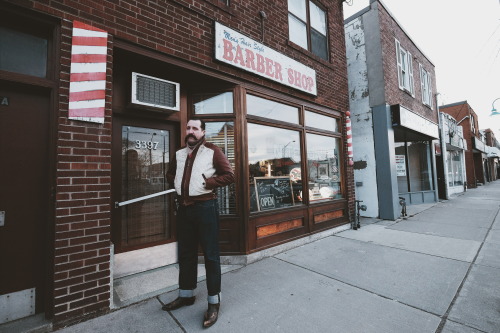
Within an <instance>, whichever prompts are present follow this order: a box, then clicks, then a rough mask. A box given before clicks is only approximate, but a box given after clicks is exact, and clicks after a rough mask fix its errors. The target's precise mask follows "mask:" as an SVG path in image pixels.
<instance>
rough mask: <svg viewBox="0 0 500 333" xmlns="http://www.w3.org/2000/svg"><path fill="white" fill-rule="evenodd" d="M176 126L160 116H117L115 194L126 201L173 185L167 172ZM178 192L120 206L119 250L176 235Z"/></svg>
mask: <svg viewBox="0 0 500 333" xmlns="http://www.w3.org/2000/svg"><path fill="white" fill-rule="evenodd" d="M176 133H177V132H175V127H174V126H173V125H170V124H167V123H165V124H162V123H161V122H159V121H154V122H152V121H147V120H133V119H122V118H115V119H114V120H113V140H114V141H113V199H114V202H125V201H128V200H131V199H136V198H140V197H144V196H148V195H151V194H155V193H159V192H162V191H165V190H168V188H169V186H168V184H167V180H166V178H165V173H166V171H167V169H168V165H169V160H170V156H171V153H172V152H174V151H175V148H176V144H175V143H174V142H176V141H177V140H176V139H177V134H176ZM172 207H173V194H165V195H161V196H156V197H152V198H148V199H145V200H141V201H139V202H135V203H131V204H127V205H125V206H121V207H119V208H115V209H114V214H113V243H114V244H115V252H116V253H119V252H124V251H129V250H135V249H139V248H145V247H149V246H153V245H159V244H166V243H171V242H174V241H175V233H174V229H173V228H174V223H173V218H174V216H173V212H174V211H173V209H172Z"/></svg>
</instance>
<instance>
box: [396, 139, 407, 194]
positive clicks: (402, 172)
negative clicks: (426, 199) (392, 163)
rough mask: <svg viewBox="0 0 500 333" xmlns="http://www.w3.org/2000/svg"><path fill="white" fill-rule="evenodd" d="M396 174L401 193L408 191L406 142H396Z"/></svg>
mask: <svg viewBox="0 0 500 333" xmlns="http://www.w3.org/2000/svg"><path fill="white" fill-rule="evenodd" d="M394 146H395V148H396V175H397V177H398V191H399V193H406V192H409V191H408V172H406V145H405V143H404V142H396V143H395V144H394Z"/></svg>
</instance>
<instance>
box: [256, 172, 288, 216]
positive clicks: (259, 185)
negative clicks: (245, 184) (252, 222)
mask: <svg viewBox="0 0 500 333" xmlns="http://www.w3.org/2000/svg"><path fill="white" fill-rule="evenodd" d="M254 184H255V199H256V201H257V210H260V211H262V210H270V209H276V208H283V207H289V206H293V204H294V201H293V190H292V183H291V182H290V177H288V176H286V177H255V178H254Z"/></svg>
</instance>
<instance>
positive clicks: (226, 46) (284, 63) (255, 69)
mask: <svg viewBox="0 0 500 333" xmlns="http://www.w3.org/2000/svg"><path fill="white" fill-rule="evenodd" d="M215 58H216V59H217V60H220V61H222V62H225V63H227V64H230V65H232V66H235V67H238V68H241V69H243V70H246V71H249V72H252V73H254V74H257V75H260V76H262V77H265V78H267V79H270V80H273V81H276V82H279V83H281V84H284V85H287V86H289V87H292V88H295V89H299V90H301V91H304V92H306V93H309V94H312V95H315V96H316V95H317V87H316V71H315V70H314V69H312V68H310V67H307V66H305V65H303V64H301V63H300V62H298V61H295V60H293V59H291V58H289V57H287V56H285V55H283V54H281V53H279V52H277V51H275V50H273V49H271V48H269V47H267V46H265V45H263V44H261V43H259V42H256V41H254V40H253V39H251V38H248V37H247V36H244V35H242V34H240V33H239V32H236V31H234V30H232V29H230V28H228V27H226V26H224V25H222V24H220V23H218V22H215Z"/></svg>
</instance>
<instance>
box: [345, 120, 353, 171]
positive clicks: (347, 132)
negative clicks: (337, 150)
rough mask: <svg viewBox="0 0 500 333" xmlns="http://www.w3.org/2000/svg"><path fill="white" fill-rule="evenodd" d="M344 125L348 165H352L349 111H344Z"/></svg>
mask: <svg viewBox="0 0 500 333" xmlns="http://www.w3.org/2000/svg"><path fill="white" fill-rule="evenodd" d="M345 116H346V117H345V127H346V136H347V159H348V164H349V166H353V165H354V153H353V152H352V131H351V118H350V116H351V113H350V112H349V111H346V113H345Z"/></svg>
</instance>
